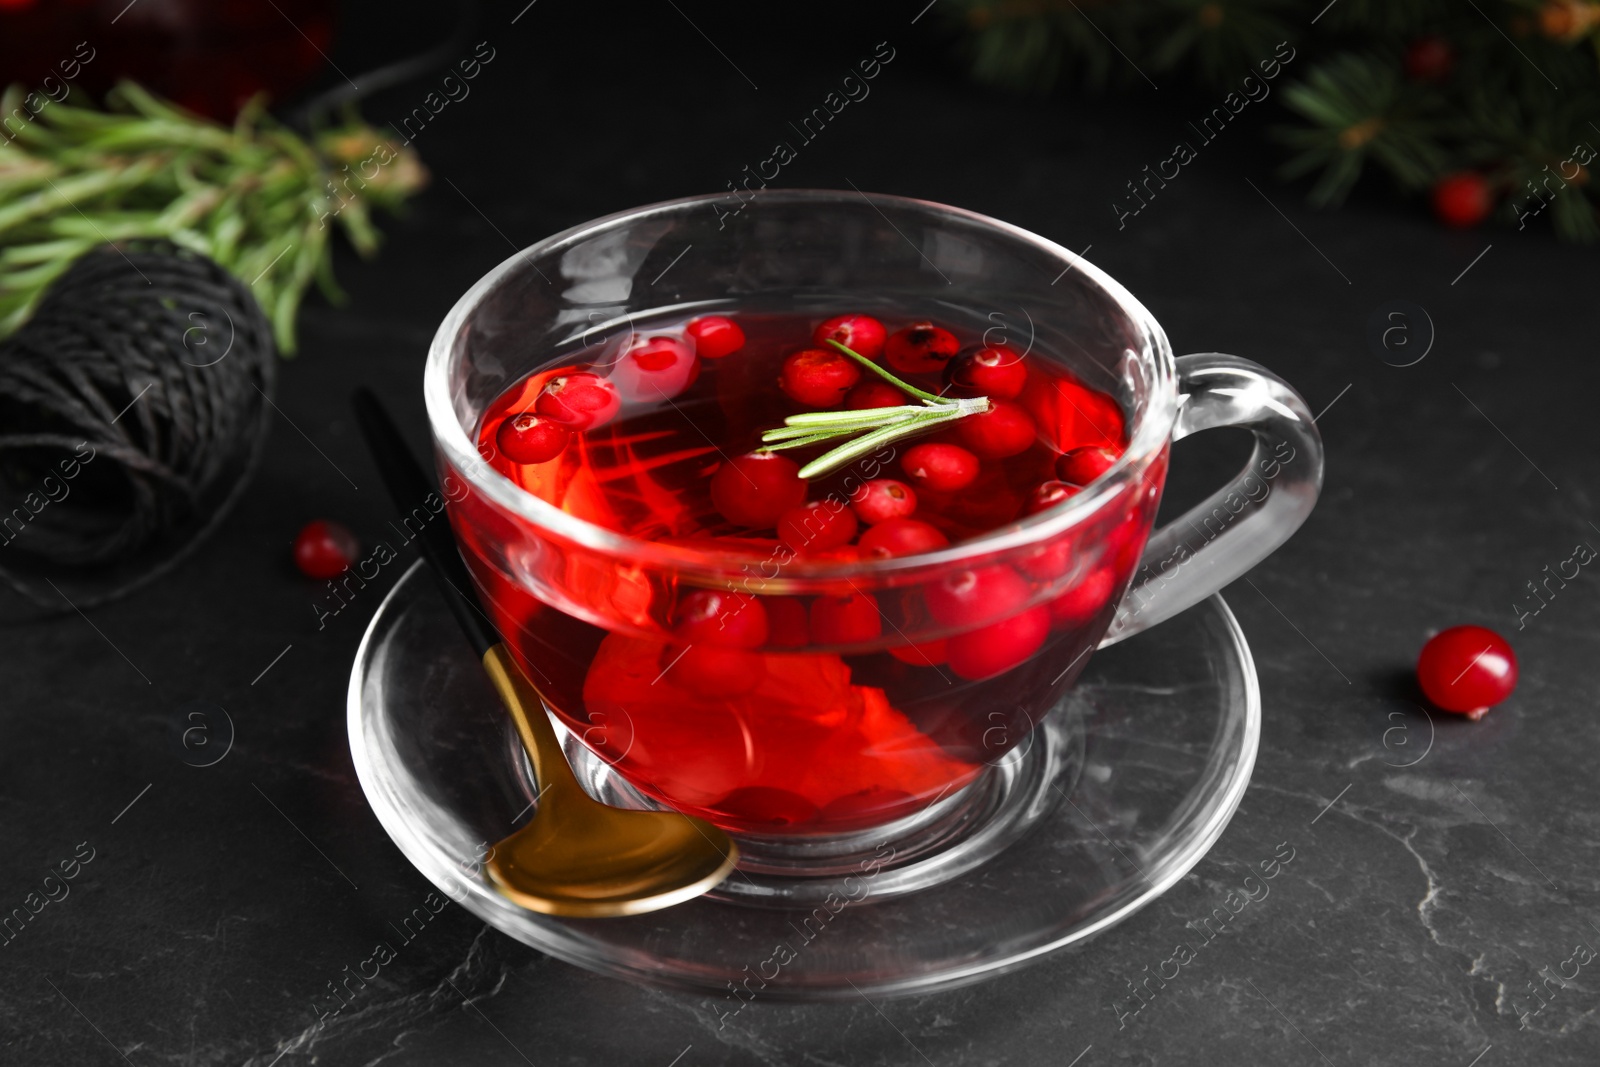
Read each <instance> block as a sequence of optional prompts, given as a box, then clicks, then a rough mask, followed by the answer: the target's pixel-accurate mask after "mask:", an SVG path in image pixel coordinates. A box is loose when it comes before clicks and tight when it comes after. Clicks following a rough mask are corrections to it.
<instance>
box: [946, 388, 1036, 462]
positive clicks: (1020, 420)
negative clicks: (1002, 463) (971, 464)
mask: <svg viewBox="0 0 1600 1067" xmlns="http://www.w3.org/2000/svg"><path fill="white" fill-rule="evenodd" d="M956 432H957V433H958V434H959V435H960V436H961V440H962V443H964V444H965V445H966V446H967V447H968V448H970V449H971V450H972V451H973V452H974V453H976V454H977V455H978V456H979V457H980V458H982V459H1006V458H1009V457H1011V456H1015V455H1018V454H1019V453H1022V452H1026V451H1027V450H1028V448H1029V447H1030V446H1031V445H1032V444H1033V442H1034V439H1035V438H1036V437H1037V436H1038V431H1036V430H1035V429H1034V425H1033V420H1032V419H1030V418H1029V417H1028V413H1027V411H1025V410H1024V409H1023V407H1022V405H1020V404H1014V403H1012V402H1011V401H1009V400H996V401H994V402H993V406H991V407H990V408H989V410H988V411H981V412H979V413H978V414H976V415H968V416H967V417H966V418H964V419H961V420H959V421H957V422H956Z"/></svg>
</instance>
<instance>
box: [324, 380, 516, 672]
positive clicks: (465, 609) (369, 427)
mask: <svg viewBox="0 0 1600 1067" xmlns="http://www.w3.org/2000/svg"><path fill="white" fill-rule="evenodd" d="M350 406H351V407H353V408H355V412H356V422H357V423H358V424H359V425H360V427H361V436H362V437H363V438H364V439H365V440H366V442H367V449H368V450H369V451H370V452H371V453H372V458H373V460H374V462H376V463H377V465H378V473H379V474H381V475H382V476H383V482H384V485H386V486H388V488H389V495H390V496H391V497H392V498H393V499H394V504H395V507H397V508H399V509H400V514H401V515H402V516H406V515H411V514H413V513H414V512H415V511H416V510H417V509H419V508H420V509H421V510H422V513H423V514H424V515H427V516H428V521H426V522H424V523H423V524H422V534H421V536H419V537H418V538H417V545H418V547H419V548H421V549H422V558H423V559H426V560H427V561H428V565H429V567H430V568H432V570H433V576H434V577H435V578H437V579H438V580H439V591H440V592H441V593H443V594H444V600H445V603H446V604H447V605H448V606H449V608H450V613H451V614H452V615H454V616H455V617H456V622H458V623H460V624H461V630H462V632H463V633H465V634H466V635H467V640H468V641H469V642H471V644H472V650H473V651H474V652H475V653H477V655H478V658H479V659H482V658H483V655H484V653H486V652H488V651H489V649H490V648H492V647H494V646H495V645H497V644H499V643H500V637H499V635H498V634H496V633H495V631H494V626H493V625H492V624H491V623H490V622H489V617H488V615H487V614H485V613H484V610H483V605H482V604H481V603H480V602H479V601H478V597H477V594H476V593H474V592H473V588H472V579H471V577H470V576H469V575H468V574H467V567H466V564H464V563H462V562H461V554H460V553H459V552H458V551H457V550H456V543H455V538H453V537H451V536H450V521H449V519H447V518H446V517H445V516H444V513H443V511H434V510H433V509H431V508H429V507H427V505H426V504H425V503H424V501H425V500H426V499H427V498H428V496H429V494H438V493H439V491H438V489H436V488H434V485H433V479H431V478H429V477H428V475H427V474H426V473H425V472H424V471H423V469H422V465H421V464H419V463H418V462H417V457H416V456H415V455H414V454H412V451H411V449H410V448H408V447H407V446H406V442H405V438H403V437H401V436H400V430H399V428H398V427H396V426H395V424H394V419H392V418H390V416H389V412H388V411H387V410H386V409H385V408H384V406H383V403H382V402H381V401H379V400H378V398H377V396H375V395H374V394H373V392H372V390H370V389H367V388H366V387H364V386H363V387H362V388H359V389H357V390H356V391H355V392H354V393H352V394H351V395H350ZM439 501H440V503H441V505H442V503H443V501H444V497H443V496H442V495H440V496H439Z"/></svg>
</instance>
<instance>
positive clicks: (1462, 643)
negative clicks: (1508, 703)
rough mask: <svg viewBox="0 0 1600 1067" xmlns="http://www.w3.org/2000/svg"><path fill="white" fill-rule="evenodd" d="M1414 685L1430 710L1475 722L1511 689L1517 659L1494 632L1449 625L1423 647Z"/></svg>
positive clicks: (1512, 687)
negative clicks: (1434, 709) (1450, 712)
mask: <svg viewBox="0 0 1600 1067" xmlns="http://www.w3.org/2000/svg"><path fill="white" fill-rule="evenodd" d="M1417 682H1418V683H1419V684H1420V685H1421V686H1422V692H1423V694H1424V695H1425V696H1427V698H1428V699H1429V700H1430V701H1432V702H1433V704H1434V706H1435V707H1438V708H1442V709H1443V710H1445V711H1454V712H1459V713H1460V714H1462V715H1465V716H1466V717H1467V718H1469V719H1480V718H1482V717H1483V716H1484V714H1485V713H1486V712H1487V711H1488V710H1489V709H1490V708H1491V707H1493V706H1494V705H1496V704H1498V703H1500V702H1501V701H1502V700H1504V699H1505V698H1506V697H1508V696H1510V695H1511V691H1512V690H1513V689H1515V688H1516V686H1517V657H1516V655H1515V654H1514V653H1513V652H1512V651H1511V646H1510V645H1509V644H1507V643H1506V639H1505V638H1503V637H1501V636H1500V635H1499V634H1497V633H1495V632H1494V631H1493V630H1489V629H1485V628H1484V627H1482V626H1452V627H1450V629H1448V630H1443V631H1441V632H1439V633H1437V634H1434V635H1433V637H1431V638H1429V640H1428V643H1427V644H1425V645H1423V646H1422V654H1421V655H1420V656H1418V657H1417Z"/></svg>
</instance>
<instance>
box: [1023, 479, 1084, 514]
mask: <svg viewBox="0 0 1600 1067" xmlns="http://www.w3.org/2000/svg"><path fill="white" fill-rule="evenodd" d="M1079 492H1081V490H1080V489H1079V488H1078V487H1077V486H1075V485H1068V484H1067V483H1066V482H1041V483H1040V484H1039V486H1038V487H1037V488H1035V489H1034V491H1033V492H1031V493H1029V494H1028V500H1027V503H1025V504H1023V505H1022V513H1023V514H1024V515H1037V514H1039V512H1041V511H1046V510H1048V509H1050V508H1053V507H1055V506H1056V505H1057V504H1064V503H1066V502H1067V501H1068V500H1071V499H1072V498H1073V497H1075V496H1077V495H1078V493H1079Z"/></svg>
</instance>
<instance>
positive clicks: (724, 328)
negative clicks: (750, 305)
mask: <svg viewBox="0 0 1600 1067" xmlns="http://www.w3.org/2000/svg"><path fill="white" fill-rule="evenodd" d="M683 332H684V333H686V334H688V335H689V338H690V340H692V341H693V342H694V350H695V353H696V354H697V355H699V356H700V358H702V359H722V358H723V357H724V356H731V355H733V353H735V352H737V351H739V349H741V348H743V347H744V331H743V330H741V329H740V328H739V324H738V323H736V322H734V321H733V320H732V319H725V318H723V317H722V316H721V315H702V316H701V317H700V318H698V319H690V320H689V324H688V325H687V326H685V327H684V328H683Z"/></svg>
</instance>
